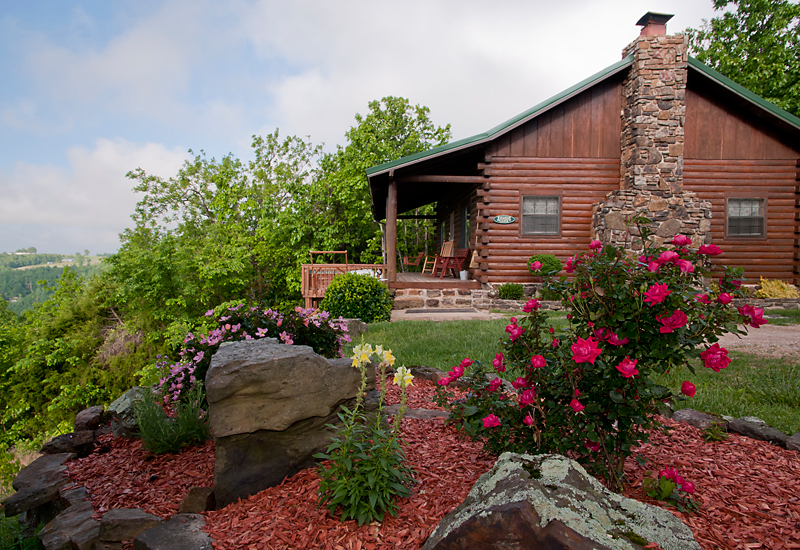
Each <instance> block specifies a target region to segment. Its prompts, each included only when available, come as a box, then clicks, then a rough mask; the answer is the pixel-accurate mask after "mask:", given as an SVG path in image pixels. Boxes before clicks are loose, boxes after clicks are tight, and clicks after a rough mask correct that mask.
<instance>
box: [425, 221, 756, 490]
mask: <svg viewBox="0 0 800 550" xmlns="http://www.w3.org/2000/svg"><path fill="white" fill-rule="evenodd" d="M638 221H639V222H640V223H638V225H639V230H640V234H641V235H642V236H643V238H644V240H645V242H647V241H648V238H649V234H648V232H647V229H646V227H643V226H642V225H641V223H644V222H645V220H638ZM679 237H680V236H679ZM679 237H676V238H675V240H674V241H673V243H672V244H673V245H674V248H669V249H668V248H666V247H662V248H647V249H646V250H645V251H644V254H643V255H642V256H641V257H640V258H638V259H637V258H635V257H631V256H629V255H626V253H625V252H623V251H622V250H620V249H618V248H615V247H613V246H606V247H602V246H601V245H600V243H598V242H593V243H592V245H591V247H592V249H593V250H592V251H591V252H589V253H582V254H579V255H577V256H576V257H574V258H570V259H569V260H568V262H567V264H566V269H567V272H569V273H572V274H573V277H572V279H571V280H569V281H568V280H566V278H562V279H561V281H559V282H551V283H550V285H551V287H553V288H554V289H556V291H558V292H559V293H560V294H561V297H562V303H563V304H564V306H565V307H567V308H568V309H569V311H570V315H569V316H568V318H569V319H570V321H571V324H570V328H569V330H568V331H566V332H559V333H556V332H555V329H554V327H552V326H551V325H550V323H549V319H548V318H547V317H546V316H545V315H543V314H542V312H541V310H540V309H539V304H538V302H536V301H535V300H531V301H530V302H529V303H528V304H527V305H526V309H525V310H526V311H530V315H529V316H527V317H525V318H522V319H521V320H519V322H517V321H516V320H515V319H512V322H511V324H509V325H508V326H507V327H506V332H507V333H508V334H509V339H508V340H506V342H505V343H504V344H503V353H502V354H498V355H497V357H496V358H495V361H493V364H494V366H495V369H496V370H497V372H499V373H502V372H505V371H506V369H509V370H510V369H512V368H513V369H515V370H516V371H517V372H520V371H521V372H522V373H523V375H522V376H520V377H519V378H518V379H517V380H516V381H515V382H514V387H515V389H516V391H515V392H514V393H511V394H510V395H508V394H506V393H504V392H503V391H502V390H501V386H500V385H499V380H497V381H496V382H493V383H491V384H490V383H488V382H487V378H486V375H487V374H489V375H490V376H489V378H490V379H491V377H492V376H496V375H492V373H491V371H490V369H488V368H487V367H483V366H482V365H477V364H476V365H473V367H472V369H473V370H472V371H470V372H468V373H467V376H465V379H466V380H467V383H468V386H469V394H468V396H467V397H466V399H465V401H464V402H463V403H462V404H458V405H452V406H451V419H452V420H453V421H456V422H458V423H459V424H460V425H461V426H462V427H463V428H464V430H465V431H466V432H467V433H468V434H469V435H471V436H473V437H476V438H478V437H480V438H485V439H484V442H485V443H484V444H485V446H486V448H487V450H489V451H491V452H492V453H500V452H503V451H514V452H523V451H526V452H530V450H531V449H538V450H539V452H554V453H558V454H569V455H570V456H575V457H576V459H577V460H578V461H579V462H581V463H582V464H584V465H585V466H586V468H587V469H588V470H589V471H590V472H592V473H593V474H595V475H598V476H600V477H604V478H605V479H607V480H609V481H610V482H613V483H614V484H615V485H619V483H620V476H621V474H622V467H623V464H624V461H625V458H626V457H628V456H630V454H631V452H632V451H631V449H632V448H633V447H634V446H635V445H637V444H639V443H640V442H646V441H647V431H648V430H649V429H650V428H652V427H653V426H654V423H655V417H654V416H653V413H655V412H656V411H657V407H658V404H659V403H661V402H662V401H663V400H665V399H669V398H671V397H672V394H671V392H670V391H669V389H667V388H666V387H663V386H660V385H659V384H657V383H655V382H654V381H653V379H652V376H653V375H654V374H658V373H664V372H666V371H667V370H670V369H673V368H676V367H678V366H680V365H684V364H687V362H688V361H689V360H690V359H694V358H698V357H701V353H702V354H703V355H702V357H703V359H704V363H705V366H707V367H709V368H713V369H714V370H715V371H718V370H720V369H723V368H725V367H726V366H727V364H728V360H729V359H728V357H727V350H725V349H724V348H719V346H718V345H716V344H715V343H716V342H717V340H718V338H719V336H720V335H721V334H724V333H726V332H733V333H739V334H741V333H744V331H743V330H741V329H739V328H737V324H740V323H745V322H750V316H749V315H745V313H744V312H737V311H736V310H735V309H734V308H733V307H732V306H731V305H730V301H731V299H732V298H734V297H738V296H740V295H741V290H739V289H738V286H740V283H739V281H738V280H736V279H735V278H734V277H733V275H734V272H732V271H727V272H726V274H725V275H724V276H723V277H722V279H721V284H720V286H721V288H722V292H721V293H720V294H719V295H718V296H716V297H713V298H712V297H709V296H707V295H702V294H698V289H702V288H703V281H704V277H707V276H708V274H709V268H710V262H709V259H708V256H707V255H706V254H707V253H706V252H704V253H702V254H701V253H700V252H699V251H698V252H695V251H691V250H689V249H687V248H685V245H686V244H687V242H688V239H687V238H685V237H683V238H679ZM518 323H519V324H518ZM711 344H714V346H712V345H711ZM707 350H708V351H707ZM469 363H470V362H467V363H466V364H465V363H463V362H462V369H461V372H459V371H458V367H456V369H454V370H453V371H451V373H450V376H449V380H453V379H455V378H459V377H460V376H461V375H462V373H463V368H466V367H467V366H469ZM690 370H693V367H690ZM444 387H446V386H440V388H439V390H440V392H445V390H444V389H443V388H444ZM439 401H440V402H441V403H446V402H447V401H448V399H447V395H445V394H444V393H443V394H442V395H440V397H439Z"/></svg>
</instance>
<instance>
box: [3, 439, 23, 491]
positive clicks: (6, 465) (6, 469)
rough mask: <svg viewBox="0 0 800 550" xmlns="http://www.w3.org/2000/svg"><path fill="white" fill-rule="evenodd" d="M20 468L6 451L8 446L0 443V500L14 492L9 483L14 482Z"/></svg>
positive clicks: (12, 456)
mask: <svg viewBox="0 0 800 550" xmlns="http://www.w3.org/2000/svg"><path fill="white" fill-rule="evenodd" d="M20 468H21V466H20V463H19V459H17V457H15V456H14V453H12V452H11V451H9V450H8V445H7V444H6V443H0V500H2V499H3V497H4V496H8V495H10V494H12V493H13V492H14V489H12V488H11V482H12V481H14V478H15V477H16V476H17V474H18V473H19V470H20Z"/></svg>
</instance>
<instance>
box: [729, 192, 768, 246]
mask: <svg viewBox="0 0 800 550" xmlns="http://www.w3.org/2000/svg"><path fill="white" fill-rule="evenodd" d="M764 224H765V219H764V199H729V200H728V235H730V236H739V237H762V236H764V235H765V230H764Z"/></svg>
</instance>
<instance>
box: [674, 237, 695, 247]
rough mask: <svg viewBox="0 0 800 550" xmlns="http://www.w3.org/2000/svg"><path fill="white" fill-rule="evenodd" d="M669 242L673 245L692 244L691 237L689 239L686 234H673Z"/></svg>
mask: <svg viewBox="0 0 800 550" xmlns="http://www.w3.org/2000/svg"><path fill="white" fill-rule="evenodd" d="M671 243H672V244H674V245H675V246H687V245H690V244H692V239H690V238H689V237H687V236H686V235H675V237H674V238H673V239H672V241H671Z"/></svg>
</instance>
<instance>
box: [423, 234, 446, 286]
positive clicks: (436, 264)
mask: <svg viewBox="0 0 800 550" xmlns="http://www.w3.org/2000/svg"><path fill="white" fill-rule="evenodd" d="M452 253H453V241H445V242H444V244H442V251H441V252H440V253H439V255H437V256H428V257H427V258H425V263H424V264H423V266H422V274H423V275H425V272H426V271H427V270H428V264H430V266H431V267H430V273H431V276H432V277H435V276H436V270H437V269H438V268H440V267H441V266H442V263H443V262H444V258H447V257H449V256H450V254H452Z"/></svg>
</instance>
